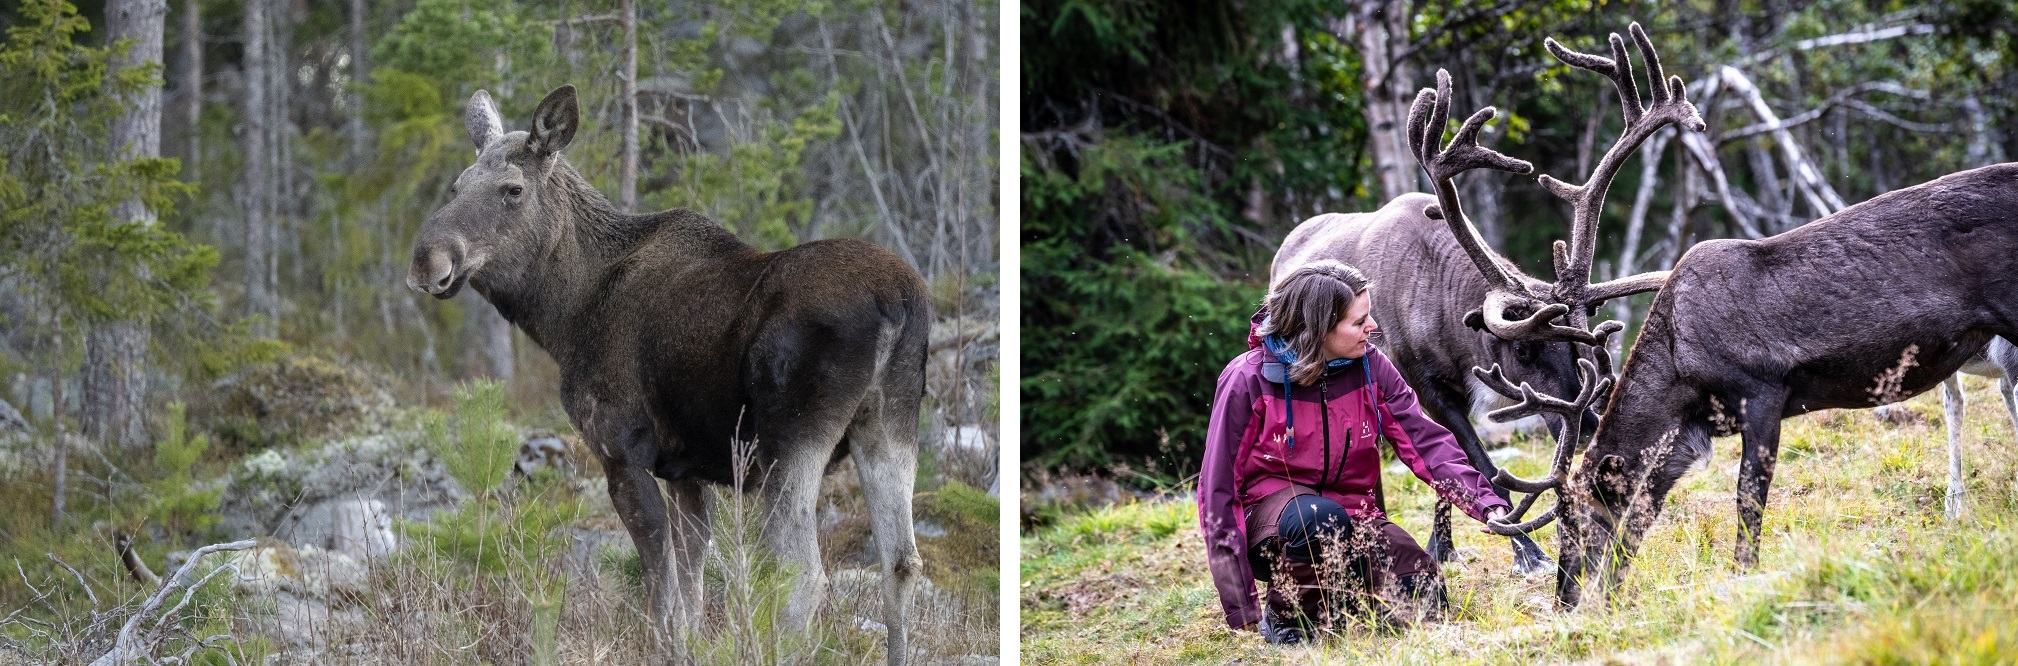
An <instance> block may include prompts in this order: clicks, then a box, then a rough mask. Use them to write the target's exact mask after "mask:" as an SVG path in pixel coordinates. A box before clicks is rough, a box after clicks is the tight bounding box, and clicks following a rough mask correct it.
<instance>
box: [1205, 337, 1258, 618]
mask: <svg viewBox="0 0 2018 666" xmlns="http://www.w3.org/2000/svg"><path fill="white" fill-rule="evenodd" d="M1245 359H1246V355H1244V354H1243V355H1241V356H1240V357H1238V358H1235V359H1234V360H1233V362H1232V363H1229V364H1227V366H1226V370H1225V371H1223V372H1221V373H1220V375H1219V385H1218V387H1217V388H1216V389H1214V390H1213V395H1212V419H1211V423H1210V425H1209V426H1207V429H1206V432H1205V460H1204V461H1203V462H1202V464H1200V466H1199V470H1198V527H1199V529H1200V530H1201V531H1202V532H1203V533H1204V535H1205V554H1206V568H1208V569H1210V570H1211V571H1212V585H1213V587H1215V588H1218V590H1219V605H1220V607H1221V609H1222V610H1224V611H1225V612H1226V625H1227V626H1229V627H1232V628H1234V629H1240V628H1243V627H1246V626H1248V625H1250V624H1254V623H1256V622H1260V621H1261V607H1260V603H1259V602H1258V601H1257V600H1256V598H1255V595H1254V572H1253V571H1252V570H1251V569H1250V568H1249V567H1248V564H1247V537H1246V534H1245V532H1244V531H1243V530H1242V529H1241V516H1240V510H1241V507H1240V506H1239V502H1238V501H1237V500H1238V497H1237V493H1238V492H1239V479H1238V478H1237V476H1238V473H1237V472H1236V471H1235V466H1234V461H1235V458H1236V456H1238V455H1239V453H1240V451H1241V450H1242V449H1244V448H1245V447H1246V445H1247V444H1248V442H1245V441H1243V440H1244V438H1245V436H1246V435H1247V434H1248V425H1249V423H1248V422H1249V421H1251V420H1252V418H1251V417H1252V416H1253V413H1254V398H1255V396H1254V376H1253V375H1252V374H1250V373H1248V372H1244V371H1243V369H1242V367H1241V363H1242V361H1243V360H1245Z"/></svg>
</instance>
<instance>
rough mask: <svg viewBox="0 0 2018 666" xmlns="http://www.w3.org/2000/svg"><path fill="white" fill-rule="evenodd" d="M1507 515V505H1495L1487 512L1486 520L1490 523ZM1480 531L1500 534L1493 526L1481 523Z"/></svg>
mask: <svg viewBox="0 0 2018 666" xmlns="http://www.w3.org/2000/svg"><path fill="white" fill-rule="evenodd" d="M1505 517H1506V507H1503V506H1496V507H1493V508H1492V510H1491V511H1487V512H1485V520H1486V522H1488V523H1490V522H1492V521H1495V520H1500V519H1502V518H1505ZM1478 531H1480V532H1484V533H1486V534H1498V532H1494V531H1492V528H1491V527H1487V526H1485V525H1480V526H1479V528H1478Z"/></svg>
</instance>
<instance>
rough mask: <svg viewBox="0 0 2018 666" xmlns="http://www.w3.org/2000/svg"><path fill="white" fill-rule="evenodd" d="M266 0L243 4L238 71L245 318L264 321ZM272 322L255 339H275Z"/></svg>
mask: <svg viewBox="0 0 2018 666" xmlns="http://www.w3.org/2000/svg"><path fill="white" fill-rule="evenodd" d="M265 26H266V0H246V3H245V55H244V57H243V59H241V60H240V61H239V62H240V68H241V69H242V70H243V72H244V74H245V76H244V79H245V112H244V113H243V114H240V116H239V117H240V119H241V122H243V123H244V127H243V131H242V134H243V135H244V136H245V182H244V184H243V188H244V191H243V192H242V195H243V196H244V197H245V314H246V316H264V315H267V313H269V312H271V311H272V310H273V293H272V292H271V291H270V290H269V289H268V288H267V263H266V261H267V247H266V236H267V231H268V227H269V226H271V225H270V224H269V223H268V220H267V215H266V212H267V203H266V197H265V194H266V187H267V183H268V181H269V180H270V176H269V173H268V172H269V169H268V168H267V164H266V132H267V129H266V29H265ZM275 326H276V322H274V321H273V320H272V319H270V318H269V319H265V320H263V321H260V322H259V323H258V325H256V326H253V328H252V334H253V335H254V336H255V337H262V338H271V337H275V335H274V333H275Z"/></svg>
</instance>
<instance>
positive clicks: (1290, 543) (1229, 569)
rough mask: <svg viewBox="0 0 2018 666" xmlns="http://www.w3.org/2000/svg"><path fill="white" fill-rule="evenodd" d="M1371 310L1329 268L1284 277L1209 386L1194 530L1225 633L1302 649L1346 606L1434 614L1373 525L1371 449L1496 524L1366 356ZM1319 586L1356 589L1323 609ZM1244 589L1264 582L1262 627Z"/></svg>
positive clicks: (1438, 604) (1482, 486)
mask: <svg viewBox="0 0 2018 666" xmlns="http://www.w3.org/2000/svg"><path fill="white" fill-rule="evenodd" d="M1370 309H1371V304H1370V302H1369V296H1368V294H1367V279H1366V276H1365V275H1364V274H1362V273H1360V272H1359V270H1358V269H1355V268H1352V267H1350V266H1347V265H1345V264H1342V263H1339V262H1336V261H1328V260H1327V261H1319V262H1316V263H1313V264H1311V265H1309V266H1305V267H1303V268H1300V269H1297V270H1296V271H1295V272H1293V273H1291V274H1290V275H1289V276H1288V277H1287V278H1284V279H1283V280H1282V281H1281V282H1279V283H1278V284H1277V285H1276V286H1275V288H1274V289H1273V290H1272V291H1271V292H1270V293H1269V295H1268V299H1267V301H1266V303H1265V304H1264V307H1263V310H1262V312H1261V313H1259V314H1256V315H1255V322H1254V328H1253V332H1252V334H1251V335H1250V336H1249V339H1248V347H1249V349H1248V350H1247V353H1244V354H1241V355H1240V356H1238V357H1236V358H1234V359H1233V362H1231V363H1228V364H1227V365H1226V370H1225V371H1223V372H1221V373H1220V375H1219V387H1218V389H1217V390H1216V391H1215V392H1214V395H1213V401H1212V422H1211V425H1210V427H1209V429H1208V431H1207V433H1206V439H1205V460H1204V464H1203V466H1202V469H1201V470H1200V474H1199V482H1198V522H1199V526H1200V528H1201V529H1202V530H1203V531H1204V532H1205V542H1206V548H1207V550H1208V559H1209V566H1210V568H1211V570H1212V581H1213V584H1214V585H1215V586H1217V587H1218V588H1219V601H1220V605H1221V606H1222V607H1223V608H1224V610H1225V611H1226V623H1227V624H1228V625H1229V626H1231V627H1233V628H1236V629H1247V630H1255V629H1259V630H1261V631H1262V632H1263V634H1264V636H1265V637H1266V638H1267V639H1268V640H1269V641H1270V642H1297V641H1301V640H1303V639H1305V638H1306V637H1307V636H1308V635H1309V634H1308V631H1309V629H1308V628H1307V627H1308V626H1309V625H1308V622H1309V621H1311V620H1317V621H1319V622H1326V621H1328V620H1329V618H1328V617H1327V615H1329V614H1331V613H1333V612H1336V610H1337V609H1338V608H1339V606H1340V605H1341V604H1349V603H1353V600H1354V599H1370V600H1371V601H1372V602H1373V605H1374V606H1376V607H1379V608H1381V609H1383V610H1385V611H1386V612H1387V613H1388V614H1389V615H1391V616H1399V617H1393V618H1391V619H1396V620H1402V621H1408V620H1414V619H1422V618H1430V617H1435V616H1437V615H1439V614H1440V613H1441V611H1442V607H1443V604H1444V597H1443V582H1442V579H1441V577H1440V576H1439V574H1438V571H1437V567H1436V562H1435V561H1434V560H1433V559H1431V558H1430V556H1429V554H1428V553H1426V552H1424V551H1423V549H1422V547H1421V546H1418V545H1417V544H1416V541H1415V539H1414V538H1412V537H1410V536H1409V535H1408V533H1407V532H1405V531H1403V530H1402V529H1401V528H1400V527H1399V526H1396V525H1395V524H1394V523H1392V522H1389V521H1388V519H1387V516H1386V515H1385V514H1383V513H1382V510H1381V507H1380V500H1379V483H1380V452H1379V451H1378V450H1377V448H1376V446H1377V445H1376V443H1375V440H1376V438H1377V437H1379V436H1386V438H1387V439H1388V441H1389V443H1390V444H1391V445H1392V446H1393V447H1394V451H1395V455H1396V457H1398V458H1400V459H1401V460H1402V461H1403V462H1405V463H1407V464H1408V467H1409V469H1411V470H1414V472H1415V475H1416V476H1417V477H1419V478H1421V479H1422V480H1423V481H1425V482H1428V483H1429V484H1430V487H1431V488H1434V489H1435V490H1436V492H1437V493H1438V494H1439V495H1440V496H1442V497H1443V498H1444V499H1446V500H1449V501H1450V502H1451V503H1452V504H1453V505H1455V506H1457V507H1460V508H1461V509H1463V510H1464V512H1465V513H1466V514H1469V515H1470V516H1471V517H1472V518H1473V519H1476V520H1479V521H1485V520H1487V519H1488V518H1490V517H1494V516H1496V515H1498V514H1500V513H1503V512H1504V511H1506V509H1507V504H1506V502H1505V501H1504V500H1501V499H1500V498H1499V497H1498V496H1497V495H1494V494H1493V493H1492V491H1491V489H1490V488H1488V487H1487V486H1486V479H1485V477H1484V476H1482V475H1480V474H1479V473H1478V470H1476V469H1474V468H1473V467H1472V466H1471V464H1470V463H1469V462H1467V460H1466V458H1465V455H1464V451H1463V450H1462V449H1460V448H1459V447H1458V445H1457V442H1456V440H1455V439H1454V438H1452V437H1451V434H1450V431H1448V430H1445V429H1444V428H1443V426H1440V425H1437V423H1436V422H1435V421H1431V420H1429V419H1428V418H1427V417H1425V416H1423V415H1422V411H1421V410H1420V409H1419V408H1418V406H1417V405H1416V397H1415V391H1414V390H1412V389H1410V388H1409V386H1408V384H1407V383H1406V382H1405V381H1403V380H1402V377H1401V373H1400V372H1399V371H1397V370H1396V369H1395V367H1394V364H1393V363H1392V362H1390V361H1389V360H1388V359H1387V357H1386V356H1383V355H1382V354H1381V353H1380V350H1378V349H1375V348H1374V347H1373V346H1372V345H1370V344H1368V338H1369V337H1371V336H1372V335H1373V334H1374V332H1375V331H1376V330H1377V326H1376V324H1375V323H1374V321H1373V318H1372V316H1371V315H1369V314H1368V312H1369V310H1370ZM1320 571H1331V572H1345V573H1347V576H1342V578H1346V579H1347V580H1350V581H1352V582H1351V583H1350V584H1349V586H1350V587H1352V588H1357V589H1354V590H1351V591H1352V592H1353V594H1334V593H1333V592H1339V591H1341V590H1339V588H1338V585H1337V583H1335V582H1334V583H1333V584H1331V585H1326V584H1324V583H1323V582H1321V581H1319V580H1317V578H1318V576H1317V573H1318V572H1320ZM1257 577H1260V578H1261V579H1262V580H1264V581H1271V582H1270V585H1269V592H1268V594H1267V595H1266V596H1267V604H1266V605H1267V608H1266V609H1265V610H1266V615H1265V616H1264V612H1263V611H1264V609H1263V608H1261V606H1262V604H1261V603H1260V602H1259V601H1258V600H1257V599H1256V595H1255V590H1254V581H1255V579H1256V578H1257ZM1285 578H1287V580H1285Z"/></svg>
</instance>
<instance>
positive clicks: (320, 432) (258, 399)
mask: <svg viewBox="0 0 2018 666" xmlns="http://www.w3.org/2000/svg"><path fill="white" fill-rule="evenodd" d="M211 389H212V390H211V391H210V393H209V395H207V396H205V397H204V398H203V399H201V400H198V401H197V402H196V404H194V405H192V409H191V414H192V416H193V418H194V419H195V420H196V421H197V422H198V423H201V424H203V425H205V426H206V427H208V429H209V430H211V431H213V432H215V433H217V435H218V437H219V439H220V440H221V441H222V442H224V443H225V444H227V445H229V446H236V447H240V448H243V449H248V450H256V449H261V448H267V447H272V446H276V445H281V444H289V443H294V442H298V441H303V440H306V439H312V438H315V437H320V436H324V435H330V434H348V433H354V434H372V433H376V432H382V431H384V430H385V429H386V427H387V426H389V425H390V423H391V414H392V408H393V399H392V394H391V393H390V392H388V391H387V390H386V389H385V383H384V382H383V381H381V380H380V379H379V378H377V377H374V376H372V375H370V374H367V373H365V372H363V371H361V370H358V369H357V368H355V367H348V366H344V365H339V364H337V363H335V362H332V361H330V360H328V359H323V358H320V357H314V356H304V357H291V358H285V359H280V360H278V361H273V362H269V363H261V364H258V365H255V366H253V367H251V368H248V369H246V370H245V371H243V372H239V373H238V374H234V375H231V376H229V377H225V378H224V379H220V380H218V381H217V382H216V383H215V384H212V385H211Z"/></svg>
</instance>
